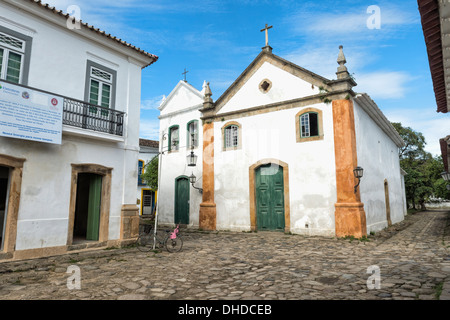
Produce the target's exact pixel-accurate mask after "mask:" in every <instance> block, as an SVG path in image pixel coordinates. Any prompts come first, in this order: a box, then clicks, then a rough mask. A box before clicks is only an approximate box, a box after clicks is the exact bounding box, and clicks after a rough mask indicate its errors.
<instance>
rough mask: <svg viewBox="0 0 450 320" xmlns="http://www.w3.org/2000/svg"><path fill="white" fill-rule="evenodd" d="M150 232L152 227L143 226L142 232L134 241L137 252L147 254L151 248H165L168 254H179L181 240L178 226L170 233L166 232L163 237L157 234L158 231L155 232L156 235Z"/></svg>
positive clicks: (181, 245)
mask: <svg viewBox="0 0 450 320" xmlns="http://www.w3.org/2000/svg"><path fill="white" fill-rule="evenodd" d="M152 230H153V227H152V226H151V225H146V226H144V231H143V232H142V233H140V234H139V237H138V238H137V241H136V245H137V248H138V250H139V251H141V252H148V251H150V250H153V248H155V249H156V248H158V249H163V248H166V250H167V251H168V252H170V253H172V252H179V251H181V249H182V248H183V238H182V237H181V235H180V234H179V232H180V225H177V227H176V228H175V229H174V230H173V231H172V232H170V230H166V235H165V236H163V235H161V233H158V230H156V234H155V233H154V232H153V231H152ZM155 240H156V243H155Z"/></svg>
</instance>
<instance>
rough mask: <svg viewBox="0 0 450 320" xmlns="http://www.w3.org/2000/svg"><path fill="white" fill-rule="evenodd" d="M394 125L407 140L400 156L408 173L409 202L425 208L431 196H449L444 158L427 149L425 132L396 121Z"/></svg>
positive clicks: (406, 186) (406, 187) (401, 163)
mask: <svg viewBox="0 0 450 320" xmlns="http://www.w3.org/2000/svg"><path fill="white" fill-rule="evenodd" d="M392 125H393V126H394V128H395V129H396V130H397V132H398V133H399V134H400V136H401V137H402V138H403V141H404V142H405V146H404V147H402V148H400V149H399V157H400V166H401V167H402V169H403V170H405V171H406V173H407V175H406V176H405V191H406V198H407V200H408V202H409V203H411V205H412V207H413V208H416V204H419V206H420V208H421V209H424V204H425V202H426V201H427V200H428V199H429V198H430V197H431V196H435V197H441V198H448V192H446V191H447V190H444V189H445V186H443V183H444V182H443V179H442V177H441V175H440V173H441V172H442V171H443V170H444V169H443V162H442V159H441V158H440V157H433V156H432V155H431V153H429V152H426V151H425V149H424V148H425V145H426V141H425V137H424V136H423V134H422V133H420V132H417V131H415V130H413V129H411V128H410V127H403V126H402V125H401V123H395V122H394V123H392ZM441 180H442V181H441Z"/></svg>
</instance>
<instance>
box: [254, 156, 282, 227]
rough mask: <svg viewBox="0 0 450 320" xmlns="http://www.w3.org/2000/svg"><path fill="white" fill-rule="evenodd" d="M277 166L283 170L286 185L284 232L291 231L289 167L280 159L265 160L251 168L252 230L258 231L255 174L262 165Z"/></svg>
mask: <svg viewBox="0 0 450 320" xmlns="http://www.w3.org/2000/svg"><path fill="white" fill-rule="evenodd" d="M270 163H273V164H277V165H279V166H280V167H282V168H283V183H284V186H283V187H284V232H289V231H290V230H291V206H290V197H289V165H288V164H287V163H286V162H283V161H280V160H278V159H273V158H272V159H263V160H260V161H258V162H256V163H255V164H253V165H251V166H250V168H249V182H250V183H249V191H250V192H249V194H250V229H251V231H256V230H257V225H256V190H255V172H256V169H258V168H259V167H260V166H262V165H266V164H270Z"/></svg>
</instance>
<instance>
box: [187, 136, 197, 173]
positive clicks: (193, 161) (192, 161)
mask: <svg viewBox="0 0 450 320" xmlns="http://www.w3.org/2000/svg"><path fill="white" fill-rule="evenodd" d="M191 137H192V140H191V153H190V154H189V155H188V156H187V163H188V167H195V166H196V165H197V158H198V157H197V156H196V155H195V154H194V141H195V140H194V133H192V134H191Z"/></svg>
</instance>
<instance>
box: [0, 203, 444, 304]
mask: <svg viewBox="0 0 450 320" xmlns="http://www.w3.org/2000/svg"><path fill="white" fill-rule="evenodd" d="M449 215H450V212H445V211H428V212H420V213H416V214H412V215H408V217H407V218H406V220H405V221H403V222H401V223H399V224H396V225H394V226H392V227H391V228H389V229H386V230H383V231H381V232H379V233H376V234H375V235H371V236H369V238H368V241H361V240H354V239H353V240H352V239H334V238H320V237H305V236H300V235H286V234H283V233H271V232H257V233H244V232H242V233H232V232H212V233H206V232H198V231H197V232H194V231H191V232H184V247H183V250H182V251H181V252H179V253H168V252H167V251H162V252H159V253H154V252H150V253H142V252H139V251H138V250H137V249H136V248H134V247H129V248H120V249H110V250H97V251H89V252H82V253H73V254H69V255H64V256H58V257H51V258H43V259H36V260H29V261H16V262H2V263H0V296H1V297H2V299H4V300H20V299H28V300H43V299H46V300H48V299H50V300H71V299H88V300H115V299H119V300H127V299H128V300H141V299H150V300H155V299H159V300H177V299H180V300H181V299H182V300H207V299H226V300H247V299H249V300H255V299H258V300H259V299H268V300H280V299H295V300H310V299H314V300H316V299H317V300H322V299H327V300H347V299H349V300H378V299H388V300H390V299H394V300H397V299H420V300H434V299H437V298H436V297H437V295H439V293H440V292H441V290H442V288H443V287H444V290H442V294H441V299H443V298H445V297H446V298H447V299H448V295H447V296H446V294H448V293H445V288H446V287H445V286H444V283H445V282H449V281H450V237H449V230H448V224H449ZM446 226H447V228H446ZM70 266H77V267H79V268H80V269H79V270H80V272H81V288H80V289H69V287H68V285H67V283H68V282H67V280H68V278H69V277H70V276H71V274H69V273H67V271H68V268H69V267H70ZM371 272H374V273H371ZM377 272H378V273H377ZM377 275H379V278H378V280H379V282H377V281H375V280H376V276H377ZM369 278H370V279H369ZM368 279H369V282H370V284H369V286H368ZM371 279H372V280H373V279H375V280H374V281H372V280H371Z"/></svg>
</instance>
